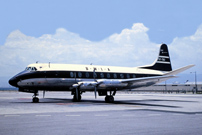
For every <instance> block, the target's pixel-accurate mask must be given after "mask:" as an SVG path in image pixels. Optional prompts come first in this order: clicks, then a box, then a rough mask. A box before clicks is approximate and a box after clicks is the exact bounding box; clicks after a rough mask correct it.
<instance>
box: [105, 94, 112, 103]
mask: <svg viewBox="0 0 202 135" xmlns="http://www.w3.org/2000/svg"><path fill="white" fill-rule="evenodd" d="M105 102H106V103H113V102H114V97H113V96H106V97H105Z"/></svg>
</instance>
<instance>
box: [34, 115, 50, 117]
mask: <svg viewBox="0 0 202 135" xmlns="http://www.w3.org/2000/svg"><path fill="white" fill-rule="evenodd" d="M35 116H36V117H50V116H51V115H35Z"/></svg>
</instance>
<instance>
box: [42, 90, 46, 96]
mask: <svg viewBox="0 0 202 135" xmlns="http://www.w3.org/2000/svg"><path fill="white" fill-rule="evenodd" d="M45 92H46V91H45V90H44V91H43V98H44V97H45Z"/></svg>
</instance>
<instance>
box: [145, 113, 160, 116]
mask: <svg viewBox="0 0 202 135" xmlns="http://www.w3.org/2000/svg"><path fill="white" fill-rule="evenodd" d="M160 115H161V114H158V113H154V114H148V116H160Z"/></svg>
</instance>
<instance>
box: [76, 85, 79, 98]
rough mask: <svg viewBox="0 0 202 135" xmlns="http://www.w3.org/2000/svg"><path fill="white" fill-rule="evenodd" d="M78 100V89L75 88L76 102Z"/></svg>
mask: <svg viewBox="0 0 202 135" xmlns="http://www.w3.org/2000/svg"><path fill="white" fill-rule="evenodd" d="M78 99H79V90H78V88H77V87H76V100H77V101H78Z"/></svg>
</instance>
